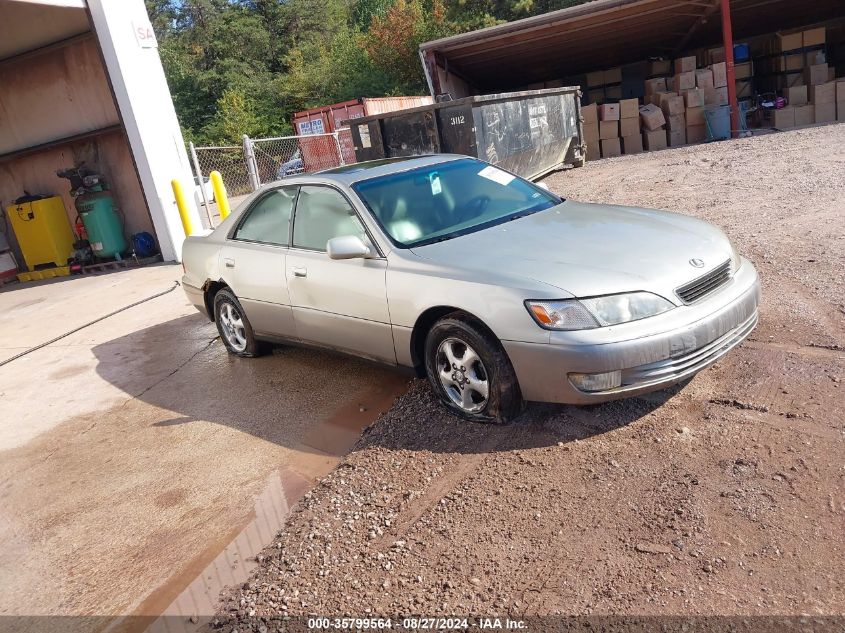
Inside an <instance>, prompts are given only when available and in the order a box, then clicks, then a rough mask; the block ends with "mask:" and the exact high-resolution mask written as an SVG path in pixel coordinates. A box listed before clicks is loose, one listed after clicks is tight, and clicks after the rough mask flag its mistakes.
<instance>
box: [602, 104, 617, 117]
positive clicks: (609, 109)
mask: <svg viewBox="0 0 845 633" xmlns="http://www.w3.org/2000/svg"><path fill="white" fill-rule="evenodd" d="M618 120H619V104H618V103H603V104H601V105H600V106H599V121H618Z"/></svg>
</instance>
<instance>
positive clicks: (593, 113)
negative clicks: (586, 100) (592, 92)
mask: <svg viewBox="0 0 845 633" xmlns="http://www.w3.org/2000/svg"><path fill="white" fill-rule="evenodd" d="M581 118H582V119H584V124H585V125H598V124H599V109H598V106H597V105H596V104H595V103H591V104H589V105H582V106H581Z"/></svg>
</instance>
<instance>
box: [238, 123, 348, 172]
mask: <svg viewBox="0 0 845 633" xmlns="http://www.w3.org/2000/svg"><path fill="white" fill-rule="evenodd" d="M251 142H252V147H253V152H254V155H255V165H256V171H257V174H258V181H259V182H260V183H261V184H264V183H267V182H272V181H274V180H282V179H283V178H285V177H287V176H293V175H295V174H302V173H311V172H315V171H320V170H321V169H328V168H330V167H337V166H338V165H343V164H344V163H345V162H346V161H345V160H344V158H345V157H344V156H343V154H342V150H341V146H340V142H339V140H338V135H337V134H309V135H303V136H284V137H279V138H262V139H254V140H252V141H251ZM353 161H354V158H353Z"/></svg>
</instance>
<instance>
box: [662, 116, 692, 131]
mask: <svg viewBox="0 0 845 633" xmlns="http://www.w3.org/2000/svg"><path fill="white" fill-rule="evenodd" d="M686 126H687V115H686V114H675V115H673V116H669V117H666V129H667V130H677V129H679V128H682V127H686Z"/></svg>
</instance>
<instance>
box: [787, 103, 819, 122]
mask: <svg viewBox="0 0 845 633" xmlns="http://www.w3.org/2000/svg"><path fill="white" fill-rule="evenodd" d="M792 109H793V111H794V112H795V127H801V126H802V125H812V124H813V123H815V122H816V109H815V106H812V105H800V106H792Z"/></svg>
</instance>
